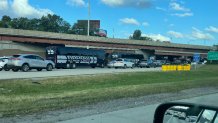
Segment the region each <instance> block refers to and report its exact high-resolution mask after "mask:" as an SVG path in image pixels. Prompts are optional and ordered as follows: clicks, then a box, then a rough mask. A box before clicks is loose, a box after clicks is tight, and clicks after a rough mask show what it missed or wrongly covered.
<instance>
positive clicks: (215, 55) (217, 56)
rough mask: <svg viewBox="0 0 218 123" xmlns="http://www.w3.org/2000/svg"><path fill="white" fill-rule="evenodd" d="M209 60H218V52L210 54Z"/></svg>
mask: <svg viewBox="0 0 218 123" xmlns="http://www.w3.org/2000/svg"><path fill="white" fill-rule="evenodd" d="M207 59H208V60H218V52H217V51H211V52H208V55H207Z"/></svg>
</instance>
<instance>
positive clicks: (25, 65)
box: [21, 64, 30, 72]
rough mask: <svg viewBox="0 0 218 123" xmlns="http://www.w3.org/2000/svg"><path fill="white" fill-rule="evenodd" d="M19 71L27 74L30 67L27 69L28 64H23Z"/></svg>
mask: <svg viewBox="0 0 218 123" xmlns="http://www.w3.org/2000/svg"><path fill="white" fill-rule="evenodd" d="M21 70H22V71H23V72H27V71H29V70H30V67H29V65H28V64H23V65H22V67H21Z"/></svg>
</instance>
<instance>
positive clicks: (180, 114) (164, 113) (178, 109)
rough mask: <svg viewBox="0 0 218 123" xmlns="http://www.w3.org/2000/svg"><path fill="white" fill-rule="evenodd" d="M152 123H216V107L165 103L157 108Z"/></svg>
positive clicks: (217, 118) (217, 113)
mask: <svg viewBox="0 0 218 123" xmlns="http://www.w3.org/2000/svg"><path fill="white" fill-rule="evenodd" d="M153 123H218V107H214V106H206V105H196V104H191V103H174V102H172V103H165V104H161V105H159V106H158V107H157V109H156V111H155V115H154V122H153Z"/></svg>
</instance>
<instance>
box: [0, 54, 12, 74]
mask: <svg viewBox="0 0 218 123" xmlns="http://www.w3.org/2000/svg"><path fill="white" fill-rule="evenodd" d="M8 59H9V57H8V56H5V57H0V71H2V70H3V69H4V70H5V71H9V70H10V69H9V68H8V67H7V63H8Z"/></svg>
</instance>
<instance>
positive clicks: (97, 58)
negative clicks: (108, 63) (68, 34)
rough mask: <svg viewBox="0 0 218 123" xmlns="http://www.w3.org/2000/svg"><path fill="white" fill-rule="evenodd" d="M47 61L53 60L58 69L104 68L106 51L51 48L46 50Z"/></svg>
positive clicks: (61, 47)
mask: <svg viewBox="0 0 218 123" xmlns="http://www.w3.org/2000/svg"><path fill="white" fill-rule="evenodd" d="M46 59H47V60H52V61H53V62H54V63H55V67H56V68H58V69H59V68H66V69H75V68H76V67H77V66H91V67H92V68H95V67H97V66H99V67H104V65H105V51H104V50H97V49H86V48H74V47H63V46H50V47H47V48H46Z"/></svg>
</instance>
